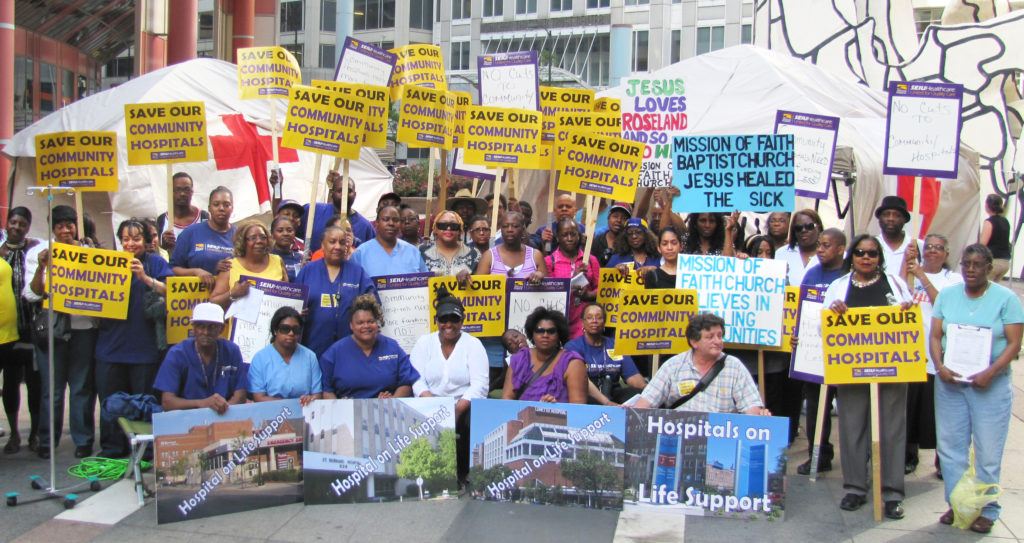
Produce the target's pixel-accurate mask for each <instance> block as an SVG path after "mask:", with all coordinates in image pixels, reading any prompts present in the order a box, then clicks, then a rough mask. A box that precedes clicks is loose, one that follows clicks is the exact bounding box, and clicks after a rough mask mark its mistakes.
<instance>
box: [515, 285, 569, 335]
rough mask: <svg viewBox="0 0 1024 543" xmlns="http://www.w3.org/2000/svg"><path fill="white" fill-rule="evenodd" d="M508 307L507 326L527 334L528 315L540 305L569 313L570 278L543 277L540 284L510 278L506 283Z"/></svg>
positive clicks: (564, 313)
mask: <svg viewBox="0 0 1024 543" xmlns="http://www.w3.org/2000/svg"><path fill="white" fill-rule="evenodd" d="M506 288H507V290H508V295H507V297H508V307H507V310H506V312H505V315H506V319H507V320H506V323H505V327H506V328H507V329H508V330H518V331H520V332H522V333H523V334H526V326H525V324H526V317H528V316H530V313H533V310H534V309H537V308H538V307H546V308H548V309H551V310H554V311H558V312H559V313H561V314H563V315H568V314H569V311H568V308H569V279H551V278H546V279H541V281H540V284H539V285H531V284H530V283H528V282H526V279H515V278H510V279H509V280H508V281H507V283H506Z"/></svg>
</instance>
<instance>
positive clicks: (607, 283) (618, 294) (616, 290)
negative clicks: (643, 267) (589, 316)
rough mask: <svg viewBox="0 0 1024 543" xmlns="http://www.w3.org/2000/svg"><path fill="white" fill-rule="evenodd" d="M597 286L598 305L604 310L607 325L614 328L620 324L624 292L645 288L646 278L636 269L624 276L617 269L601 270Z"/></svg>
mask: <svg viewBox="0 0 1024 543" xmlns="http://www.w3.org/2000/svg"><path fill="white" fill-rule="evenodd" d="M597 285H598V286H597V304H598V305H600V306H601V307H603V308H604V314H605V324H607V325H608V326H609V327H611V328H614V327H615V326H616V325H617V323H618V322H619V320H618V319H619V306H620V305H621V304H622V292H623V291H624V290H630V289H642V288H644V277H643V275H641V274H640V272H639V271H637V270H635V269H634V270H630V272H629V273H627V274H625V275H623V274H622V273H621V272H619V270H618V269H616V268H601V270H600V275H599V276H598V283H597Z"/></svg>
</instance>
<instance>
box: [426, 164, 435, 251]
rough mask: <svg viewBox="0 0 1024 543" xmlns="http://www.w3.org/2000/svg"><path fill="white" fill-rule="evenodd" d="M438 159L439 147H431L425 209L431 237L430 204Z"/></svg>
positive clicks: (428, 235) (428, 233) (428, 232)
mask: <svg viewBox="0 0 1024 543" xmlns="http://www.w3.org/2000/svg"><path fill="white" fill-rule="evenodd" d="M436 159H437V148H436V147H431V148H430V159H429V160H427V207H426V210H425V214H426V217H427V219H426V223H427V228H426V230H425V231H424V234H426V237H428V238H429V237H430V230H431V229H432V226H431V223H432V221H431V220H430V204H432V203H433V202H434V160H436Z"/></svg>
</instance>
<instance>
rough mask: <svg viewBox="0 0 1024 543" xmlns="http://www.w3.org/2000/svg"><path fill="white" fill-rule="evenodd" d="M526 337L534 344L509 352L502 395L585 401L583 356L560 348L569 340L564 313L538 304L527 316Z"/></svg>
mask: <svg viewBox="0 0 1024 543" xmlns="http://www.w3.org/2000/svg"><path fill="white" fill-rule="evenodd" d="M526 337H527V338H528V339H529V340H530V341H532V342H533V344H534V345H535V346H534V347H531V348H527V349H521V350H520V351H519V352H518V353H516V354H514V355H512V358H511V359H510V360H509V364H508V372H507V373H505V387H504V389H503V390H502V393H501V398H502V399H504V400H524V401H535V402H536V401H540V402H551V403H587V368H586V365H585V364H584V363H583V357H582V356H580V354H579V353H575V352H573V351H569V350H566V349H563V348H562V346H563V345H564V344H565V343H566V341H568V340H569V322H568V321H567V320H566V318H565V315H563V314H561V313H559V312H558V311H553V310H550V309H548V308H546V307H543V306H541V307H538V308H537V309H535V310H533V313H530V316H528V317H526Z"/></svg>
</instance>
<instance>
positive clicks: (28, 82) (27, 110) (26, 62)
mask: <svg viewBox="0 0 1024 543" xmlns="http://www.w3.org/2000/svg"><path fill="white" fill-rule="evenodd" d="M30 124H32V59H30V58H25V57H23V56H16V57H14V129H15V130H20V129H22V128H24V127H26V126H28V125H30Z"/></svg>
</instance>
